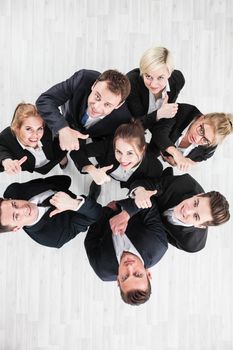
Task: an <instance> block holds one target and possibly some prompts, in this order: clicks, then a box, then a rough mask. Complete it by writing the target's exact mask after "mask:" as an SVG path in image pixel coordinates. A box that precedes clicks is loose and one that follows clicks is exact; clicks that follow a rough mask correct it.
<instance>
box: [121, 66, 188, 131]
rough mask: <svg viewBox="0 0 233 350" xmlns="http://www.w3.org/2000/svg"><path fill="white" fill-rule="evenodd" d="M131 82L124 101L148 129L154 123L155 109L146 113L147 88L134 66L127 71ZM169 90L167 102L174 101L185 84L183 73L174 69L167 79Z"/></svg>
mask: <svg viewBox="0 0 233 350" xmlns="http://www.w3.org/2000/svg"><path fill="white" fill-rule="evenodd" d="M127 76H128V78H129V80H130V84H131V92H130V95H129V96H128V98H127V99H126V103H127V106H128V109H129V110H130V112H131V114H132V116H133V117H135V118H140V119H142V121H143V124H144V127H145V128H148V129H150V128H151V127H153V125H154V124H155V123H156V118H155V117H156V111H155V112H152V113H150V114H147V112H148V108H149V90H148V89H147V87H146V86H145V84H144V81H143V78H142V76H141V75H140V70H139V68H135V69H133V70H131V71H130V72H128V73H127ZM168 82H169V85H170V91H169V92H168V102H169V103H173V102H175V101H176V99H177V97H178V95H179V93H180V91H181V89H182V88H183V86H184V84H185V79H184V76H183V74H182V73H181V72H180V71H178V70H174V71H173V72H172V74H171V76H170V78H169V79H168Z"/></svg>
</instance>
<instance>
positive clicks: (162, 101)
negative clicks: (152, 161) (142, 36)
mask: <svg viewBox="0 0 233 350" xmlns="http://www.w3.org/2000/svg"><path fill="white" fill-rule="evenodd" d="M127 76H128V78H129V80H130V84H131V92H130V95H129V96H128V98H127V99H126V104H127V107H128V109H129V110H130V112H131V114H132V116H133V117H134V118H141V119H142V121H143V124H144V127H145V128H148V129H150V128H151V127H152V126H153V125H154V124H155V123H156V122H157V121H158V120H160V119H161V118H172V117H174V115H175V114H176V112H177V104H176V103H174V102H175V101H176V99H177V97H178V95H179V92H180V90H181V89H182V88H183V86H184V84H185V80H184V76H183V74H182V73H181V72H180V71H178V70H174V67H173V62H172V57H171V52H170V51H169V50H168V49H166V48H164V47H153V48H150V49H148V50H147V51H146V52H145V53H144V54H143V56H142V58H141V60H140V68H136V69H133V70H132V71H130V72H129V73H127Z"/></svg>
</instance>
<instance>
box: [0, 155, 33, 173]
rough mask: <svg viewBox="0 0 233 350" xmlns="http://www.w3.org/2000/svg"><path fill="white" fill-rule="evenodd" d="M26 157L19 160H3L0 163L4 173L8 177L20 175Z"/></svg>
mask: <svg viewBox="0 0 233 350" xmlns="http://www.w3.org/2000/svg"><path fill="white" fill-rule="evenodd" d="M26 160H27V156H24V157H22V158H21V159H14V160H13V159H10V158H7V159H4V160H3V161H2V165H3V168H4V170H5V172H6V173H7V174H9V175H15V174H18V173H20V171H21V170H22V168H21V165H22V164H23V163H24V162H26Z"/></svg>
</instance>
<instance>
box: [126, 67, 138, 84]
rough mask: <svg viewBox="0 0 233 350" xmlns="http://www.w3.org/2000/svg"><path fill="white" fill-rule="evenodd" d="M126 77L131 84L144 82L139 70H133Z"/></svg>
mask: <svg viewBox="0 0 233 350" xmlns="http://www.w3.org/2000/svg"><path fill="white" fill-rule="evenodd" d="M126 75H127V77H128V78H129V81H130V82H131V83H135V82H140V81H141V80H142V77H141V76H140V70H139V68H135V69H132V70H131V71H130V72H128V73H127V74H126Z"/></svg>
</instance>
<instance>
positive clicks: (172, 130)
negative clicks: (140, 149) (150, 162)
mask: <svg viewBox="0 0 233 350" xmlns="http://www.w3.org/2000/svg"><path fill="white" fill-rule="evenodd" d="M201 115H202V113H201V112H200V111H199V110H198V109H197V107H195V106H193V105H190V104H186V103H179V107H178V112H177V114H176V115H175V117H174V118H170V119H165V118H163V119H161V120H159V121H158V122H157V123H156V124H154V126H153V128H152V129H151V133H152V138H151V142H150V148H151V149H152V151H153V152H155V154H156V155H159V153H160V151H162V152H165V150H166V149H167V148H168V147H170V146H174V147H175V142H176V141H177V140H178V138H179V137H180V136H181V134H182V132H183V130H184V129H185V128H186V127H187V126H188V125H189V124H190V123H191V122H192V121H193V120H194V119H195V118H197V117H199V116H201ZM216 147H217V146H215V147H206V146H198V147H196V148H194V149H193V150H192V151H191V152H190V153H189V154H188V155H187V157H188V158H190V159H192V160H194V161H195V162H201V161H203V160H206V159H208V158H210V157H212V155H213V154H214V152H215V149H216Z"/></svg>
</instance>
